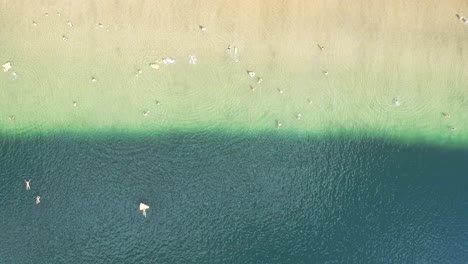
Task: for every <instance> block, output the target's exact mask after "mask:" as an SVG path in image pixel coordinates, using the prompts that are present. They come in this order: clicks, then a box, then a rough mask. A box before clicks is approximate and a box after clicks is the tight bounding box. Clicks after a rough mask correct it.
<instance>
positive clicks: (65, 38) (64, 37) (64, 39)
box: [62, 36, 70, 41]
mask: <svg viewBox="0 0 468 264" xmlns="http://www.w3.org/2000/svg"><path fill="white" fill-rule="evenodd" d="M62 40H63V41H68V40H70V39H69V38H67V37H66V36H62Z"/></svg>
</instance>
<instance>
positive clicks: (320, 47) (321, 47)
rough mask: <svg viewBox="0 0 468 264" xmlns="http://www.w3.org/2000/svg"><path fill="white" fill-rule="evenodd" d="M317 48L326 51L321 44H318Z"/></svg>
mask: <svg viewBox="0 0 468 264" xmlns="http://www.w3.org/2000/svg"><path fill="white" fill-rule="evenodd" d="M317 47H318V48H319V49H320V50H324V49H325V47H324V46H320V44H317Z"/></svg>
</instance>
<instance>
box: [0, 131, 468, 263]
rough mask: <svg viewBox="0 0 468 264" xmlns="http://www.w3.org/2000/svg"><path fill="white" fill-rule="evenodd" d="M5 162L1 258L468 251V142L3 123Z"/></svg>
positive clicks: (337, 258) (308, 256)
mask: <svg viewBox="0 0 468 264" xmlns="http://www.w3.org/2000/svg"><path fill="white" fill-rule="evenodd" d="M0 161H1V163H0V263H115V264H116V263H466V262H467V260H468V192H467V190H468V150H449V149H443V148H431V147H427V146H417V145H414V146H411V145H398V144H395V143H391V142H388V141H385V140H375V139H373V140H370V139H364V138H361V139H355V138H354V139H353V138H347V137H335V138H315V137H296V136H285V135H283V136H278V135H266V134H258V135H249V136H247V135H238V136H235V135H229V136H228V135H223V134H222V133H200V134H194V133H185V134H183V133H181V134H177V133H173V134H170V135H160V136H151V137H150V136H136V135H135V136H130V135H108V136H81V137H78V136H66V135H63V136H34V137H29V138H25V137H23V138H17V137H14V136H6V135H5V136H2V137H0ZM25 179H31V190H30V191H26V190H25V184H24V180H25ZM38 195H39V196H41V203H40V204H39V205H36V204H35V197H36V196H38ZM140 202H144V203H146V204H148V205H149V206H150V209H149V211H148V212H147V217H146V218H145V217H144V216H143V215H142V214H141V212H139V210H138V205H139V203H140Z"/></svg>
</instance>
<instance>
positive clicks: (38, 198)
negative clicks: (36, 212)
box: [36, 196, 41, 204]
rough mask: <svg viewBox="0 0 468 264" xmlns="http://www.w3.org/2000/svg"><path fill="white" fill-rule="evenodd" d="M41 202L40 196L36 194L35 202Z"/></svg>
mask: <svg viewBox="0 0 468 264" xmlns="http://www.w3.org/2000/svg"><path fill="white" fill-rule="evenodd" d="M40 203H41V197H40V196H36V204H40Z"/></svg>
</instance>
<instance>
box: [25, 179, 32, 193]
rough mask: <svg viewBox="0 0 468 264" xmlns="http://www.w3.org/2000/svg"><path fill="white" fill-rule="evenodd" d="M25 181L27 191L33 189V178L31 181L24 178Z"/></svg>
mask: <svg viewBox="0 0 468 264" xmlns="http://www.w3.org/2000/svg"><path fill="white" fill-rule="evenodd" d="M24 182H25V183H26V191H29V190H31V185H30V184H29V183H30V182H31V179H29V181H27V180H24Z"/></svg>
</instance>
